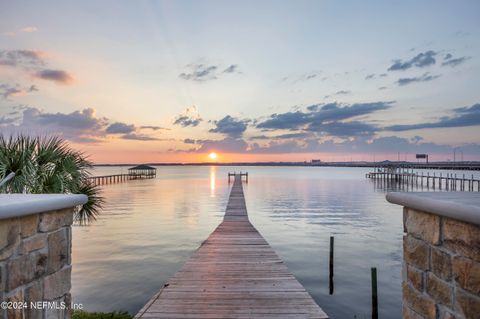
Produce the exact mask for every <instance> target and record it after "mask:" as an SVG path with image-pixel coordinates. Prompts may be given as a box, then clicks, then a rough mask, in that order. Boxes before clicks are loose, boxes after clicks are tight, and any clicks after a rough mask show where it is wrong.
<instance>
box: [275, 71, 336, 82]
mask: <svg viewBox="0 0 480 319" xmlns="http://www.w3.org/2000/svg"><path fill="white" fill-rule="evenodd" d="M320 73H321V71H318V72H309V73H305V74H300V75H296V76H285V77H283V78H282V80H281V81H282V82H286V81H289V82H291V83H299V82H306V81H309V80H313V79H316V78H318V77H319V75H320ZM326 79H327V78H326V77H325V78H323V79H322V81H323V80H326Z"/></svg>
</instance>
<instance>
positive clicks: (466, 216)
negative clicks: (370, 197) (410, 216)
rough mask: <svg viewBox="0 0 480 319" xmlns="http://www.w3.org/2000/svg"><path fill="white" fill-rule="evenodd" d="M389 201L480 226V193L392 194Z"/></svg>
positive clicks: (388, 198)
mask: <svg viewBox="0 0 480 319" xmlns="http://www.w3.org/2000/svg"><path fill="white" fill-rule="evenodd" d="M386 198H387V201H389V202H390V203H393V204H398V205H402V206H405V207H409V208H413V209H416V210H420V211H423V212H427V213H432V214H436V215H440V216H445V217H449V218H453V219H457V220H461V221H464V222H468V223H472V224H475V225H480V192H390V193H387V196H386Z"/></svg>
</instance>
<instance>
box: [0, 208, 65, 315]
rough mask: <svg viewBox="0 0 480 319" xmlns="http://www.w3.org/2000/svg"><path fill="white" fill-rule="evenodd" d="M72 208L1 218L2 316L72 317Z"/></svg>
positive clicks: (0, 269)
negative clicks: (7, 304)
mask: <svg viewBox="0 0 480 319" xmlns="http://www.w3.org/2000/svg"><path fill="white" fill-rule="evenodd" d="M73 209H74V208H64V209H60V210H55V211H48V212H43V213H34V214H31V215H27V216H20V217H13V218H7V219H0V300H1V302H7V303H10V302H11V303H17V304H16V305H15V306H14V305H13V304H10V306H8V308H9V309H5V308H6V306H5V304H4V303H3V304H2V305H3V306H2V307H0V318H1V319H6V318H8V319H11V318H38V319H43V318H59V319H65V318H69V317H70V310H69V308H70V299H71V298H70V285H71V281H70V277H71V268H72V267H71V257H70V256H71V238H72V230H71V225H72V221H73ZM42 302H48V304H41V303H42ZM20 303H21V304H20ZM35 307H37V309H33V308H35ZM2 308H3V309H2ZM14 308H17V309H14ZM20 308H23V309H20Z"/></svg>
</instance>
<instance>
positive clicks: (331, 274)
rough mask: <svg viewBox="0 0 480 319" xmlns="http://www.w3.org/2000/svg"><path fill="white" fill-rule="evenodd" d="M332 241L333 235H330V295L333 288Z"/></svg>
mask: <svg viewBox="0 0 480 319" xmlns="http://www.w3.org/2000/svg"><path fill="white" fill-rule="evenodd" d="M333 242H334V237H333V236H330V262H329V270H330V271H329V285H328V286H329V293H330V295H333V290H334V286H333V256H334V254H333V249H334V245H333Z"/></svg>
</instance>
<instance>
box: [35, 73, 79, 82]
mask: <svg viewBox="0 0 480 319" xmlns="http://www.w3.org/2000/svg"><path fill="white" fill-rule="evenodd" d="M34 77H35V78H38V79H42V80H48V81H53V82H56V83H58V84H65V85H68V84H71V83H72V82H73V81H74V80H73V77H72V75H70V74H69V73H67V72H65V71H62V70H51V69H45V70H40V71H38V72H37V73H35V75H34Z"/></svg>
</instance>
